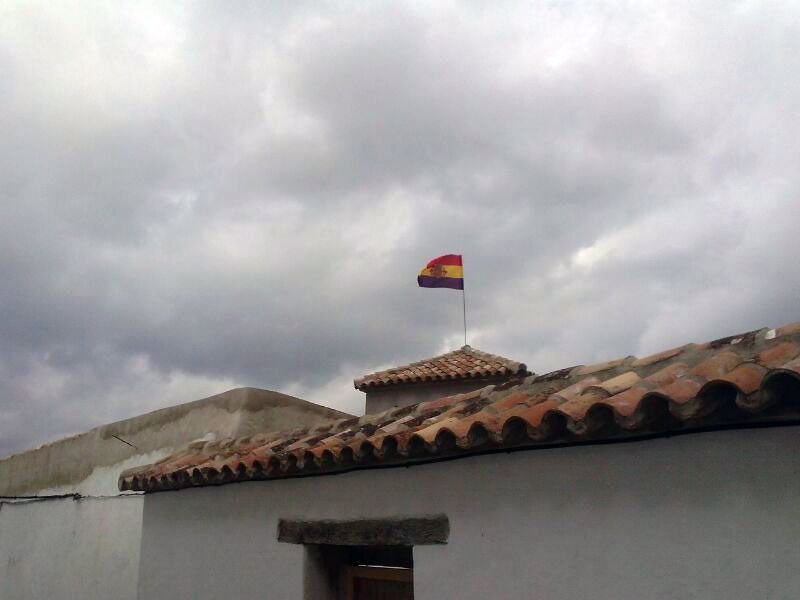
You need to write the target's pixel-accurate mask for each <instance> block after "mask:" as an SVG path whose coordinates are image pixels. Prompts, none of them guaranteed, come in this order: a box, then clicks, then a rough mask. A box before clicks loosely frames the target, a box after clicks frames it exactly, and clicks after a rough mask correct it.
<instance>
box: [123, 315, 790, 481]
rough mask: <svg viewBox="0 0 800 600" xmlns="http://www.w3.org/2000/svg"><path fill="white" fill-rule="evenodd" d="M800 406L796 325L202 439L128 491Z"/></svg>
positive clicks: (771, 413)
mask: <svg viewBox="0 0 800 600" xmlns="http://www.w3.org/2000/svg"><path fill="white" fill-rule="evenodd" d="M460 352H462V354H458V355H457V356H450V357H448V358H447V360H449V361H452V362H459V361H460V363H461V364H463V363H464V362H467V363H469V364H477V361H478V360H480V361H487V362H490V363H491V361H492V360H496V359H497V357H493V358H491V359H487V358H483V357H480V358H476V357H475V355H473V354H472V353H473V352H475V351H472V350H471V349H470V350H469V352H467V354H468V355H469V356H465V355H464V354H463V349H462V351H460ZM445 356H447V355H445ZM502 360H505V359H502ZM514 364H515V365H517V366H507V365H501V366H503V367H504V368H509V369H510V370H512V371H513V372H520V371H523V372H525V366H524V365H520V364H519V363H514ZM415 368H417V367H415ZM492 369H494V372H497V371H498V370H499V367H497V366H496V364H495V366H493V367H492ZM417 370H419V371H424V372H426V373H427V374H426V375H425V376H426V377H432V376H433V375H431V374H432V373H433V372H434V371H433V369H432V368H431V367H430V366H428V367H419V368H417ZM369 377H372V376H369ZM389 379H391V380H392V381H394V379H393V378H392V377H389ZM373 380H374V379H370V381H373ZM357 385H358V380H357ZM365 385H366V384H365ZM369 385H372V383H370V384H369ZM799 399H800V323H795V324H792V325H790V326H786V327H781V328H778V329H771V330H766V329H763V330H758V331H755V332H750V333H747V334H740V335H737V336H730V337H728V338H722V339H721V340H715V341H713V342H708V343H705V344H699V345H689V346H684V347H681V348H678V349H674V350H669V351H666V352H662V353H658V354H654V355H653V356H651V357H648V358H647V359H644V360H637V359H635V358H632V357H630V358H626V359H618V360H615V361H610V362H607V363H601V364H599V365H593V366H591V367H588V368H587V367H570V368H569V369H562V370H560V371H555V372H553V373H550V374H548V375H543V376H538V377H533V376H531V377H527V378H526V379H525V380H524V381H522V382H521V383H519V382H517V383H504V384H501V385H496V386H491V385H490V386H486V387H484V388H483V389H480V390H476V391H473V392H470V393H468V394H461V395H456V396H450V397H445V398H439V399H436V400H433V401H429V402H425V403H422V404H417V405H412V406H407V407H402V408H393V409H391V410H388V411H386V412H383V413H378V414H371V415H366V416H364V417H361V418H360V419H359V418H351V419H343V420H341V421H338V422H336V423H333V424H326V425H324V426H315V427H309V428H304V429H296V430H293V431H289V432H283V433H281V432H273V433H269V434H259V435H253V436H250V437H247V438H241V439H239V440H231V439H225V440H222V441H219V442H202V443H201V442H194V443H192V444H189V446H188V448H186V449H184V450H182V451H180V452H178V453H176V454H175V455H173V456H171V457H167V458H165V459H163V460H160V461H158V462H157V463H155V464H152V465H146V466H142V467H137V468H135V469H129V470H127V471H125V472H123V473H122V474H121V475H120V479H119V487H120V489H121V490H144V491H147V492H153V491H160V490H166V489H176V488H185V487H192V486H197V485H212V484H213V485H217V484H223V483H228V482H231V481H245V480H253V479H271V478H283V477H292V476H298V475H313V474H316V473H324V472H330V471H344V470H351V469H359V468H369V467H371V466H373V465H375V464H381V465H404V464H409V463H412V462H416V461H424V460H435V459H439V458H444V457H455V456H466V455H469V454H474V453H479V452H484V451H488V450H493V449H498V448H502V449H508V448H517V447H519V448H528V447H536V446H540V445H552V444H564V443H575V444H577V443H582V442H585V441H591V440H598V439H618V438H624V437H626V436H641V435H643V434H647V435H653V434H658V433H662V432H674V431H677V430H686V431H692V430H694V429H697V428H713V427H715V426H723V425H724V426H726V427H729V426H731V424H742V425H746V424H747V423H748V421H753V420H756V421H758V422H759V423H764V422H780V421H786V420H797V419H798V418H800V401H799Z"/></svg>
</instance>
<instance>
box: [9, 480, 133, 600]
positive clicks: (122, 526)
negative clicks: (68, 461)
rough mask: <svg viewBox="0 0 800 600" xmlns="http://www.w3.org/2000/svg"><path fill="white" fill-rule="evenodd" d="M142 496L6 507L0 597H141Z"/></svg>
mask: <svg viewBox="0 0 800 600" xmlns="http://www.w3.org/2000/svg"><path fill="white" fill-rule="evenodd" d="M141 526H142V497H141V496H127V497H117V498H103V499H81V500H73V499H72V498H61V499H50V500H40V501H34V502H30V501H28V502H18V503H5V502H4V503H2V504H0V598H2V599H3V600H56V599H57V600H110V599H113V600H135V598H136V584H137V580H138V573H139V543H140V535H141Z"/></svg>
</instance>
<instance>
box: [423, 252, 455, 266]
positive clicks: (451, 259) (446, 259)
mask: <svg viewBox="0 0 800 600" xmlns="http://www.w3.org/2000/svg"><path fill="white" fill-rule="evenodd" d="M433 265H458V266H459V267H461V266H463V265H462V264H461V255H460V254H445V255H444V256H440V257H439V258H434V259H433V260H432V261H431V262H429V263H428V267H432V266H433Z"/></svg>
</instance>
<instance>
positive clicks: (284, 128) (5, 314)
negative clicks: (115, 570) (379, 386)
mask: <svg viewBox="0 0 800 600" xmlns="http://www.w3.org/2000/svg"><path fill="white" fill-rule="evenodd" d="M500 7H502V8H500ZM798 72H800V4H798V3H796V2H785V3H781V2H768V1H764V0H758V1H752V2H733V1H731V0H722V1H720V2H697V1H696V0H692V1H689V2H673V1H670V2H666V3H663V4H662V3H649V2H643V1H638V0H637V1H636V2H589V1H584V0H582V1H580V2H571V1H563V2H559V1H553V2H525V3H519V4H514V3H500V4H497V3H493V2H489V3H481V2H463V3H445V2H438V1H437V2H435V3H434V2H431V3H425V2H412V3H408V4H398V3H387V2H378V3H376V4H367V3H364V2H358V3H352V4H340V3H317V2H315V3H309V4H305V3H299V2H289V3H270V4H269V5H268V4H267V3H263V2H257V3H244V2H236V3H231V2H218V3H213V4H205V3H199V2H192V3H186V4H178V3H163V2H156V3H154V4H150V5H148V4H143V3H142V2H138V1H137V2H132V3H124V2H114V3H109V2H106V1H102V2H98V3H96V4H95V3H92V2H87V1H83V2H80V3H76V4H72V3H54V2H46V3H42V4H39V5H36V4H31V3H29V2H24V3H19V4H18V3H16V2H14V1H10V0H5V1H3V2H2V4H0V455H4V454H7V453H10V452H15V451H19V450H23V449H25V448H28V447H32V446H34V445H37V444H40V443H42V442H45V441H48V440H52V439H55V438H56V437H60V436H63V435H66V434H70V433H76V432H80V431H84V430H86V429H89V428H91V427H94V426H96V425H99V424H103V423H107V422H110V421H113V420H118V419H122V418H126V417H130V416H134V415H137V414H141V413H143V412H146V411H149V410H153V409H157V408H161V407H164V406H169V405H173V404H177V403H181V402H186V401H190V400H194V399H197V398H201V397H204V396H208V395H211V394H214V393H218V392H222V391H224V390H226V389H229V388H232V387H235V386H242V385H248V386H256V387H263V388H269V389H275V390H281V391H285V392H287V393H291V394H294V395H298V396H301V397H304V398H306V399H309V400H312V401H314V402H319V403H321V404H326V405H328V406H333V407H336V408H340V409H343V410H346V411H350V412H360V411H363V395H362V394H360V393H359V392H356V391H355V390H353V385H352V380H353V378H354V377H355V376H358V375H361V374H363V373H366V372H369V371H372V370H375V369H377V368H385V367H388V366H391V365H393V364H399V363H404V362H408V361H411V360H414V359H419V358H424V357H427V356H431V355H433V354H436V353H439V352H441V351H446V350H451V349H455V348H457V347H459V346H460V345H461V344H462V343H463V338H462V331H461V298H460V294H459V292H456V291H453V290H439V289H420V288H418V287H417V285H416V275H417V272H418V271H419V270H420V269H421V268H422V267H423V266H424V265H425V263H426V262H427V261H428V260H429V259H431V258H434V257H436V256H439V255H441V254H446V253H459V254H463V256H464V270H465V277H466V291H467V309H468V320H469V325H470V332H469V341H470V344H471V345H472V346H474V347H477V348H479V349H482V350H485V351H488V352H494V353H499V354H503V355H505V356H508V357H509V358H512V359H516V360H520V361H523V362H525V363H527V365H528V367H529V368H530V369H532V370H534V371H536V372H539V373H542V372H547V371H550V370H553V369H557V368H561V367H566V366H571V365H575V364H585V363H591V362H594V361H598V360H605V359H611V358H617V357H619V356H625V355H629V354H635V355H639V356H643V355H646V354H648V353H651V352H654V351H658V350H662V349H665V348H670V347H673V346H676V345H679V344H683V343H687V342H690V341H705V340H708V339H714V338H717V337H721V336H724V335H728V334H733V333H738V332H741V331H747V330H750V329H755V328H758V327H761V326H765V325H769V326H776V325H781V324H785V323H788V322H792V321H796V320H800V268H798V261H800V239H798V238H799V237H800V236H798V224H800V210H799V209H800V110H799V107H800V77H798V75H797V74H798Z"/></svg>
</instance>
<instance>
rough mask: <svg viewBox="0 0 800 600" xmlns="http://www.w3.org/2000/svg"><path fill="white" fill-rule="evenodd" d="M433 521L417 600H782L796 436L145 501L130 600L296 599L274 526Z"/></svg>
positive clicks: (530, 458) (796, 522)
mask: <svg viewBox="0 0 800 600" xmlns="http://www.w3.org/2000/svg"><path fill="white" fill-rule="evenodd" d="M441 512H444V513H446V514H447V515H448V516H449V518H450V527H451V538H450V542H449V544H448V545H446V546H429V547H417V548H415V550H414V561H415V565H414V569H415V580H416V584H415V588H416V590H415V593H416V598H417V600H433V599H436V600H441V599H442V598H448V599H450V598H452V599H455V598H459V599H461V598H537V599H547V600H561V599H564V600H567V599H569V600H574V599H575V598H593V599H595V600H603V599H609V600H610V599H615V600H616V599H623V600H626V599H633V598H636V599H637V600H646V599H653V600H655V599H659V600H664V599H672V600H685V599H690V598H703V599H704V600H706V599H719V600H723V599H725V600H729V599H731V598H758V599H759V600H768V599H774V600H778V599H780V600H785V599H789V598H796V597H797V595H798V590H800V544H798V540H800V428H796V427H785V428H776V429H758V430H742V431H727V432H715V433H703V434H694V435H687V436H678V437H673V438H665V439H657V440H650V441H642V442H635V443H626V444H614V445H598V446H591V447H588V446H584V447H571V448H560V449H552V450H541V451H528V452H516V453H512V454H495V455H490V456H483V457H474V458H466V459H462V460H456V461H450V462H443V463H437V464H430V465H420V466H415V467H412V468H398V469H387V470H373V471H360V472H353V473H348V474H342V475H335V476H325V477H313V478H304V479H294V480H282V481H272V482H252V483H244V484H234V485H227V486H221V487H210V488H201V489H190V490H184V491H180V492H167V493H157V494H150V495H147V496H145V501H144V517H143V537H142V554H141V564H140V573H139V575H140V577H139V598H140V600H144V599H148V600H150V599H153V600H159V599H161V600H175V599H178V598H181V599H182V598H192V599H195V600H201V599H209V600H210V599H221V598H237V600H244V599H257V598H258V599H265V598H269V599H270V600H278V599H284V598H285V599H287V600H289V599H291V600H298V599H300V598H303V591H302V586H303V584H302V582H303V559H304V550H303V548H302V547H299V546H294V545H289V544H283V543H279V542H277V541H276V530H277V521H278V519H279V518H281V517H289V518H307V519H322V518H336V519H342V518H358V517H377V518H380V517H392V516H399V515H409V516H411V515H424V514H431V513H441Z"/></svg>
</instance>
